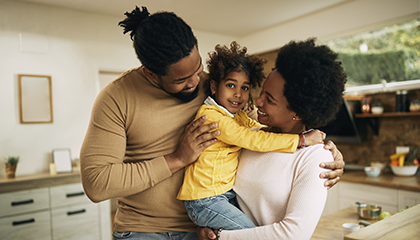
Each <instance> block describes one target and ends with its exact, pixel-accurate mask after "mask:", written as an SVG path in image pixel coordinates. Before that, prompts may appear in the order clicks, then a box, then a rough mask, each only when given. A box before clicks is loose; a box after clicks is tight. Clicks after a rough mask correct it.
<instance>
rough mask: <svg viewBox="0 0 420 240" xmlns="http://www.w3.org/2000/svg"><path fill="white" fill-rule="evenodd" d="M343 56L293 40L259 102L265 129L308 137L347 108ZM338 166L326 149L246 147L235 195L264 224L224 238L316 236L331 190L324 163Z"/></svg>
mask: <svg viewBox="0 0 420 240" xmlns="http://www.w3.org/2000/svg"><path fill="white" fill-rule="evenodd" d="M336 60H337V54H336V53H334V52H333V51H332V50H331V49H329V48H328V47H327V46H316V45H315V39H308V40H306V41H302V42H294V41H291V42H290V43H288V44H287V45H285V46H283V47H282V48H281V49H280V51H279V53H278V56H277V60H276V65H275V67H276V68H275V70H273V72H271V74H270V75H269V76H268V78H267V80H266V82H265V83H264V87H263V89H262V91H261V94H260V96H259V97H258V98H257V99H256V100H255V103H256V105H257V107H258V120H259V122H260V123H262V124H264V125H267V126H269V127H267V128H265V129H260V131H261V130H262V131H269V132H279V133H295V134H300V133H302V132H304V131H307V130H308V129H309V128H313V127H320V126H323V125H326V124H327V123H328V122H329V121H331V120H332V119H333V118H334V117H335V114H336V113H337V112H338V110H339V107H340V105H341V103H342V93H343V91H344V84H345V82H346V75H345V73H344V71H343V68H342V67H341V63H340V62H337V61H336ZM326 161H333V158H332V156H331V154H330V152H329V151H327V150H325V149H324V148H323V145H322V144H319V145H314V146H310V147H305V148H302V149H300V150H297V151H296V152H295V153H275V152H270V153H261V152H254V151H250V150H245V149H243V150H242V153H241V156H240V160H239V167H238V171H237V175H236V182H235V185H234V188H233V189H234V190H235V192H236V193H237V196H238V202H239V205H240V207H241V209H242V210H243V211H244V212H245V213H246V214H247V215H248V217H249V218H250V219H251V220H252V221H253V222H254V223H255V224H256V225H258V226H260V227H256V228H251V229H244V230H233V231H228V230H222V231H219V233H218V234H219V239H222V240H225V239H228V240H230V239H270V240H271V239H310V237H311V236H312V234H313V231H314V230H315V227H316V225H317V223H318V221H319V218H320V217H321V213H322V211H323V208H324V205H325V201H326V198H327V189H326V188H325V187H324V186H323V182H324V181H323V180H322V179H320V178H319V175H320V174H321V173H322V172H323V169H322V168H320V167H319V165H320V163H321V162H326Z"/></svg>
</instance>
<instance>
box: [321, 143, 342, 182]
mask: <svg viewBox="0 0 420 240" xmlns="http://www.w3.org/2000/svg"><path fill="white" fill-rule="evenodd" d="M324 148H325V149H327V150H330V151H331V153H332V155H333V157H334V162H324V163H321V164H320V165H319V166H320V167H322V168H326V169H332V171H329V172H324V173H321V174H320V176H319V177H320V178H324V179H328V180H327V181H325V183H324V186H326V187H328V189H330V188H332V187H333V186H334V185H335V184H337V183H338V182H339V181H340V178H341V176H342V175H343V173H344V160H343V155H342V154H341V152H340V151H339V150H338V149H337V146H336V145H335V144H334V143H333V142H332V141H328V142H327V143H326V144H325V145H324Z"/></svg>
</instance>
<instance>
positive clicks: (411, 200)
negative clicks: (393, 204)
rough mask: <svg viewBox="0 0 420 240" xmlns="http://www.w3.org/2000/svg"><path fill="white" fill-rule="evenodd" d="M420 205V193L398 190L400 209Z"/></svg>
mask: <svg viewBox="0 0 420 240" xmlns="http://www.w3.org/2000/svg"><path fill="white" fill-rule="evenodd" d="M417 204H420V192H413V191H406V190H398V209H405V208H406V207H407V206H408V207H412V206H414V205H417Z"/></svg>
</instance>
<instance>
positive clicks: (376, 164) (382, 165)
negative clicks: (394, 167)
mask: <svg viewBox="0 0 420 240" xmlns="http://www.w3.org/2000/svg"><path fill="white" fill-rule="evenodd" d="M370 166H371V167H374V168H379V169H381V170H384V168H385V167H386V163H383V162H371V163H370Z"/></svg>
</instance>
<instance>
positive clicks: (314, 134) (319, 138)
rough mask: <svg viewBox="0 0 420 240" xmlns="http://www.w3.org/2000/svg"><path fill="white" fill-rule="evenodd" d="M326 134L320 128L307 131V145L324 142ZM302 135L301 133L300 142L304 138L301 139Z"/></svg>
mask: <svg viewBox="0 0 420 240" xmlns="http://www.w3.org/2000/svg"><path fill="white" fill-rule="evenodd" d="M325 136H326V134H325V133H324V132H322V131H320V130H318V129H316V130H313V131H310V132H308V133H305V141H304V144H305V146H312V145H315V144H318V143H324V140H325ZM301 137H302V135H299V143H300V142H301V140H302V139H300V138H301Z"/></svg>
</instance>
